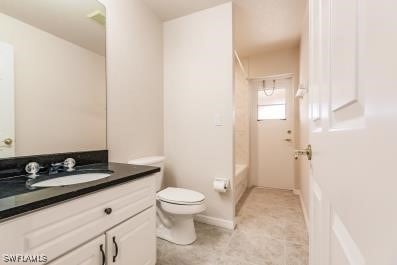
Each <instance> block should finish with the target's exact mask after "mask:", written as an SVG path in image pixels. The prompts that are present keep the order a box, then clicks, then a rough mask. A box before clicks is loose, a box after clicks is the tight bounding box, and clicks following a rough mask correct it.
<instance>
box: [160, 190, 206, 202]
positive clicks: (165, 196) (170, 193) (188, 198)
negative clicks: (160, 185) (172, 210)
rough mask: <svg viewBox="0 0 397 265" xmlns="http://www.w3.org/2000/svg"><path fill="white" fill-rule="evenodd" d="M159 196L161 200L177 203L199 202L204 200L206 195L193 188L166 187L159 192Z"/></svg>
mask: <svg viewBox="0 0 397 265" xmlns="http://www.w3.org/2000/svg"><path fill="white" fill-rule="evenodd" d="M157 198H158V199H160V200H161V201H164V202H169V203H175V204H198V203H200V202H202V201H204V199H205V196H204V195H203V194H201V193H200V192H197V191H193V190H188V189H181V188H166V189H164V190H162V191H159V192H158V193H157Z"/></svg>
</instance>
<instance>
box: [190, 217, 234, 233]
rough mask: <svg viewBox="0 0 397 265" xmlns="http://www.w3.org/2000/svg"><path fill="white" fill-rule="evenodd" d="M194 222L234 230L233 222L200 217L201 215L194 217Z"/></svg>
mask: <svg viewBox="0 0 397 265" xmlns="http://www.w3.org/2000/svg"><path fill="white" fill-rule="evenodd" d="M194 220H195V221H197V222H200V223H204V224H208V225H214V226H218V227H222V228H226V229H230V230H234V228H235V226H236V225H235V223H234V221H230V220H225V219H221V218H215V217H211V216H207V215H202V214H198V215H196V216H195V217H194Z"/></svg>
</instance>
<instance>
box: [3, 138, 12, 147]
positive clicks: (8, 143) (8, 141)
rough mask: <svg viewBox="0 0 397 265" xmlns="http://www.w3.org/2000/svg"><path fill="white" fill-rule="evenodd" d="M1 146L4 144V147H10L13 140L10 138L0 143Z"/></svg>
mask: <svg viewBox="0 0 397 265" xmlns="http://www.w3.org/2000/svg"><path fill="white" fill-rule="evenodd" d="M2 143H3V144H5V145H6V146H11V145H12V143H13V140H12V139H11V138H6V139H4V140H3V141H2Z"/></svg>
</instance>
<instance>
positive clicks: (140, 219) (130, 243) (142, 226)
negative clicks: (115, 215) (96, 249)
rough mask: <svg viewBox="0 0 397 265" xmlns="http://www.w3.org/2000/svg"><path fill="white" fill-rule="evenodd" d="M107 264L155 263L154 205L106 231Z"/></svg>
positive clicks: (144, 264)
mask: <svg viewBox="0 0 397 265" xmlns="http://www.w3.org/2000/svg"><path fill="white" fill-rule="evenodd" d="M106 244H107V255H108V260H107V264H108V265H110V264H117V265H131V264H133V265H155V264H156V213H155V209H154V207H150V208H149V209H147V210H145V211H144V212H142V213H140V214H138V215H137V216H134V217H133V218H131V219H129V220H128V221H125V222H124V223H122V224H120V225H118V226H116V227H115V228H113V229H112V230H110V231H108V232H107V233H106Z"/></svg>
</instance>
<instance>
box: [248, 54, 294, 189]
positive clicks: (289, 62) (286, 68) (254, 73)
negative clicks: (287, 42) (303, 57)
mask: <svg viewBox="0 0 397 265" xmlns="http://www.w3.org/2000/svg"><path fill="white" fill-rule="evenodd" d="M299 53H300V51H299V47H293V48H288V49H281V50H274V51H269V52H265V53H262V54H257V55H253V56H250V57H248V58H245V59H244V65H245V69H247V71H248V76H249V78H255V77H264V76H271V75H280V74H289V73H292V74H293V75H294V89H296V88H297V87H298V84H299ZM296 101H297V99H296V98H295V97H294V113H295V114H296V115H295V117H294V128H295V130H294V131H295V132H294V137H295V139H299V126H298V104H297V102H296ZM253 107H255V106H253ZM250 139H251V143H250V153H251V159H250V163H251V165H250V168H251V170H250V181H249V185H250V186H254V185H256V172H255V169H256V168H257V165H256V164H255V163H256V162H255V161H257V159H256V157H257V149H256V146H257V142H256V141H255V139H257V136H256V121H252V123H251V137H250ZM297 176H298V163H297V162H295V188H299V180H298V178H297Z"/></svg>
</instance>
